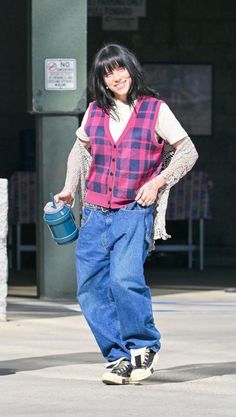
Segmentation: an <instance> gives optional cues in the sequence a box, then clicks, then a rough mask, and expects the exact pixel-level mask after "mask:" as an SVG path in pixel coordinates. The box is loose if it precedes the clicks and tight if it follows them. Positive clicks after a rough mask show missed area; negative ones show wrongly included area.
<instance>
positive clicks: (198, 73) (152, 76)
mask: <svg viewBox="0 0 236 417" xmlns="http://www.w3.org/2000/svg"><path fill="white" fill-rule="evenodd" d="M143 70H144V78H145V81H146V83H147V85H148V86H150V87H151V88H153V89H154V90H155V91H157V92H158V93H159V95H160V98H161V99H162V100H164V101H166V102H167V104H168V105H169V107H170V108H171V110H172V111H173V113H174V114H175V116H176V117H177V119H178V120H179V121H180V123H181V124H182V126H183V127H184V129H185V130H186V131H187V132H188V134H189V135H211V134H212V65H208V64H207V65H206V64H199V65H198V64H197V65H196V64H155V63H150V64H143Z"/></svg>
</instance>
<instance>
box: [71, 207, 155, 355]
mask: <svg viewBox="0 0 236 417" xmlns="http://www.w3.org/2000/svg"><path fill="white" fill-rule="evenodd" d="M152 225H153V205H152V206H149V207H142V206H141V205H139V204H138V203H137V202H136V201H135V202H132V203H130V204H129V205H127V206H125V207H122V208H120V209H119V210H111V211H105V212H103V211H102V210H99V209H96V208H88V207H84V208H83V216H82V223H81V227H80V231H79V237H78V241H77V246H76V269H77V280H78V302H79V304H80V307H81V310H82V312H83V314H84V316H85V318H86V320H87V322H88V324H89V326H90V328H91V330H92V332H93V334H94V336H95V339H96V341H97V343H98V345H99V347H100V349H101V352H102V354H103V356H104V357H105V358H106V359H107V360H108V361H114V360H117V359H119V358H121V357H126V358H127V359H130V349H139V348H142V347H149V348H152V350H154V351H156V352H157V351H158V350H159V349H160V333H159V331H158V330H157V329H156V327H155V325H154V321H153V313H152V304H151V295H150V290H149V287H148V286H147V285H146V283H145V278H144V271H143V264H144V261H145V259H146V257H147V254H148V246H149V243H150V240H151V233H152Z"/></svg>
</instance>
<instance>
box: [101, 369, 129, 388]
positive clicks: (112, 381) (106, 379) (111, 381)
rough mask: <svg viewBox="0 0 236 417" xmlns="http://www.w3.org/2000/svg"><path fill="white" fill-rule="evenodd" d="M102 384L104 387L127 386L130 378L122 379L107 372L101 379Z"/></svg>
mask: <svg viewBox="0 0 236 417" xmlns="http://www.w3.org/2000/svg"><path fill="white" fill-rule="evenodd" d="M102 382H103V383H104V384H106V385H127V384H129V382H130V378H122V377H120V376H118V375H116V374H112V373H110V372H109V373H108V374H107V375H104V376H103V377H102Z"/></svg>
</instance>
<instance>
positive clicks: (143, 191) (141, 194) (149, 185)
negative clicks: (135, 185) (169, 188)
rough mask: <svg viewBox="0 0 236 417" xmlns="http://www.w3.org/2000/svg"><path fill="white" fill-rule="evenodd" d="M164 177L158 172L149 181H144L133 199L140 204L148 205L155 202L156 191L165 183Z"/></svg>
mask: <svg viewBox="0 0 236 417" xmlns="http://www.w3.org/2000/svg"><path fill="white" fill-rule="evenodd" d="M165 183H166V181H165V178H164V177H163V176H162V175H161V174H160V175H158V176H157V177H155V178H153V179H152V180H151V181H148V182H146V184H144V185H143V186H142V187H141V188H140V189H139V191H138V194H137V196H136V198H135V200H136V201H137V202H138V203H139V204H140V205H141V206H144V207H145V206H150V205H151V204H153V203H155V201H156V198H157V194H158V191H159V189H160V188H161V187H163V185H165Z"/></svg>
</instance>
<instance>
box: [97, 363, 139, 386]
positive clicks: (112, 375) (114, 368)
mask: <svg viewBox="0 0 236 417" xmlns="http://www.w3.org/2000/svg"><path fill="white" fill-rule="evenodd" d="M106 368H108V369H111V371H110V372H105V373H104V374H103V376H102V382H104V384H107V385H125V384H129V382H130V375H131V371H132V369H133V367H132V365H131V363H130V361H129V360H128V359H126V358H120V359H118V360H117V361H115V362H111V363H109V364H108V365H106Z"/></svg>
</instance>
